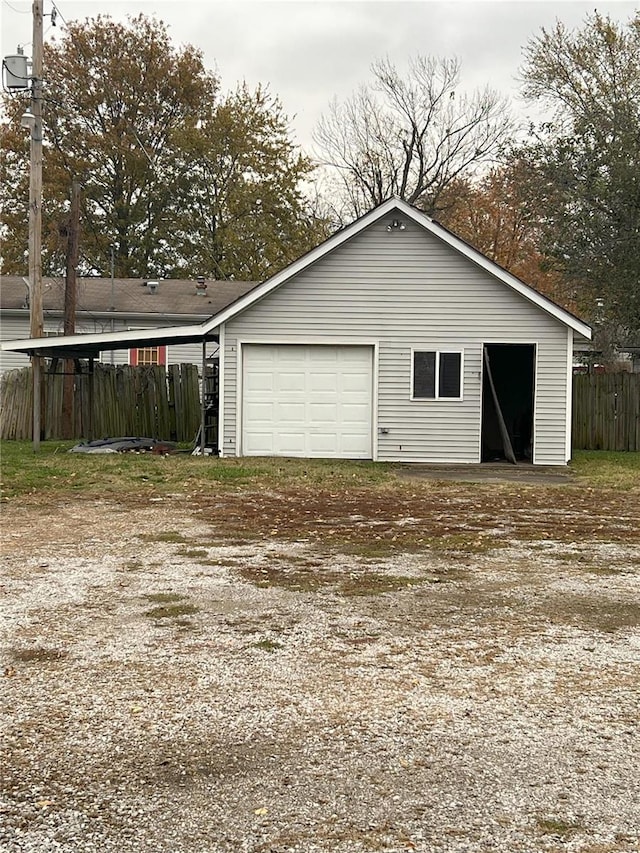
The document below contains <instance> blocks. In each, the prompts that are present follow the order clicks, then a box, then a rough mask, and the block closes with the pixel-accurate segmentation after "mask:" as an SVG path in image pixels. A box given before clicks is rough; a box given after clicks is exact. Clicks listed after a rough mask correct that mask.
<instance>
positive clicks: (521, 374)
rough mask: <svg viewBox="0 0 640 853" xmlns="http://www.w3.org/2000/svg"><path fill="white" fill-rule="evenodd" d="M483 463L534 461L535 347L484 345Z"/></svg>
mask: <svg viewBox="0 0 640 853" xmlns="http://www.w3.org/2000/svg"><path fill="white" fill-rule="evenodd" d="M483 356H484V357H483V374H482V379H483V382H482V456H481V459H482V461H483V462H497V461H500V460H508V461H509V462H516V461H527V462H532V461H533V408H534V389H535V361H536V348H535V344H484V354H483Z"/></svg>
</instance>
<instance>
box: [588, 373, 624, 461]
mask: <svg viewBox="0 0 640 853" xmlns="http://www.w3.org/2000/svg"><path fill="white" fill-rule="evenodd" d="M573 447H574V448H575V449H576V450H629V451H640V374H638V373H592V374H578V375H577V376H574V377H573Z"/></svg>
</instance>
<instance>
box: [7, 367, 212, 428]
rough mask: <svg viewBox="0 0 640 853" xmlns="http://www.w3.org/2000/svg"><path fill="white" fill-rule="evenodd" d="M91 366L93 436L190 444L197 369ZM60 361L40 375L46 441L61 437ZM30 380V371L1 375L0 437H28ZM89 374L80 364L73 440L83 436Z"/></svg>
mask: <svg viewBox="0 0 640 853" xmlns="http://www.w3.org/2000/svg"><path fill="white" fill-rule="evenodd" d="M169 369H170V380H169V381H168V377H167V371H166V369H165V368H164V367H163V366H143V367H131V366H129V365H111V364H101V363H96V364H95V374H94V411H93V434H94V437H106V436H118V435H137V436H146V437H149V438H158V439H163V440H165V441H166V440H174V441H175V440H177V441H193V440H194V438H195V435H196V432H197V430H198V425H199V423H200V393H199V381H198V368H197V366H196V365H195V364H182V365H170V368H169ZM63 370H64V367H63V362H62V361H60V362H59V363H58V365H57V366H56V372H55V374H51V373H49V372H47V373H45V376H44V381H43V384H44V389H45V390H44V399H45V405H44V407H43V415H44V418H43V428H44V435H45V437H46V438H60V437H61V435H62V390H63V381H64V380H63V375H62V373H63ZM32 400H33V381H32V378H31V368H30V367H25V368H22V369H20V370H11V371H8V372H7V373H4V374H3V375H2V376H1V377H0V438H1V439H2V440H8V439H16V440H28V439H30V438H31V436H32V423H33V402H32ZM89 423H90V417H89V372H88V365H87V363H86V362H80V373H77V374H76V377H75V395H74V428H75V437H76V438H82V437H85V438H86V437H87V435H88V427H89Z"/></svg>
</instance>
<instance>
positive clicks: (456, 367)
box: [411, 350, 462, 400]
mask: <svg viewBox="0 0 640 853" xmlns="http://www.w3.org/2000/svg"><path fill="white" fill-rule="evenodd" d="M411 399H412V400H461V399H462V353H461V352H445V351H440V350H414V352H413V365H412V374H411Z"/></svg>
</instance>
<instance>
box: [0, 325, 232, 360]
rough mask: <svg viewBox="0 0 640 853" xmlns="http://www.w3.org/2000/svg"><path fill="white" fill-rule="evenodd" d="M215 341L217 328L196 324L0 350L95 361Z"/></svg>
mask: <svg viewBox="0 0 640 853" xmlns="http://www.w3.org/2000/svg"><path fill="white" fill-rule="evenodd" d="M217 338H218V336H217V328H213V329H211V328H205V325H204V324H203V323H199V324H194V325H190V326H166V327H165V328H160V329H129V330H127V331H125V332H100V333H95V334H89V335H86V334H85V335H59V336H57V337H51V338H31V339H30V340H24V341H5V342H4V343H3V344H1V345H0V347H1V349H3V350H8V351H11V352H23V353H27V354H28V355H37V356H41V357H43V358H97V357H98V356H99V354H100V353H101V352H105V351H109V350H115V349H135V348H137V347H146V346H162V345H163V344H176V343H178V344H192V343H202V342H204V341H215V340H217Z"/></svg>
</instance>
